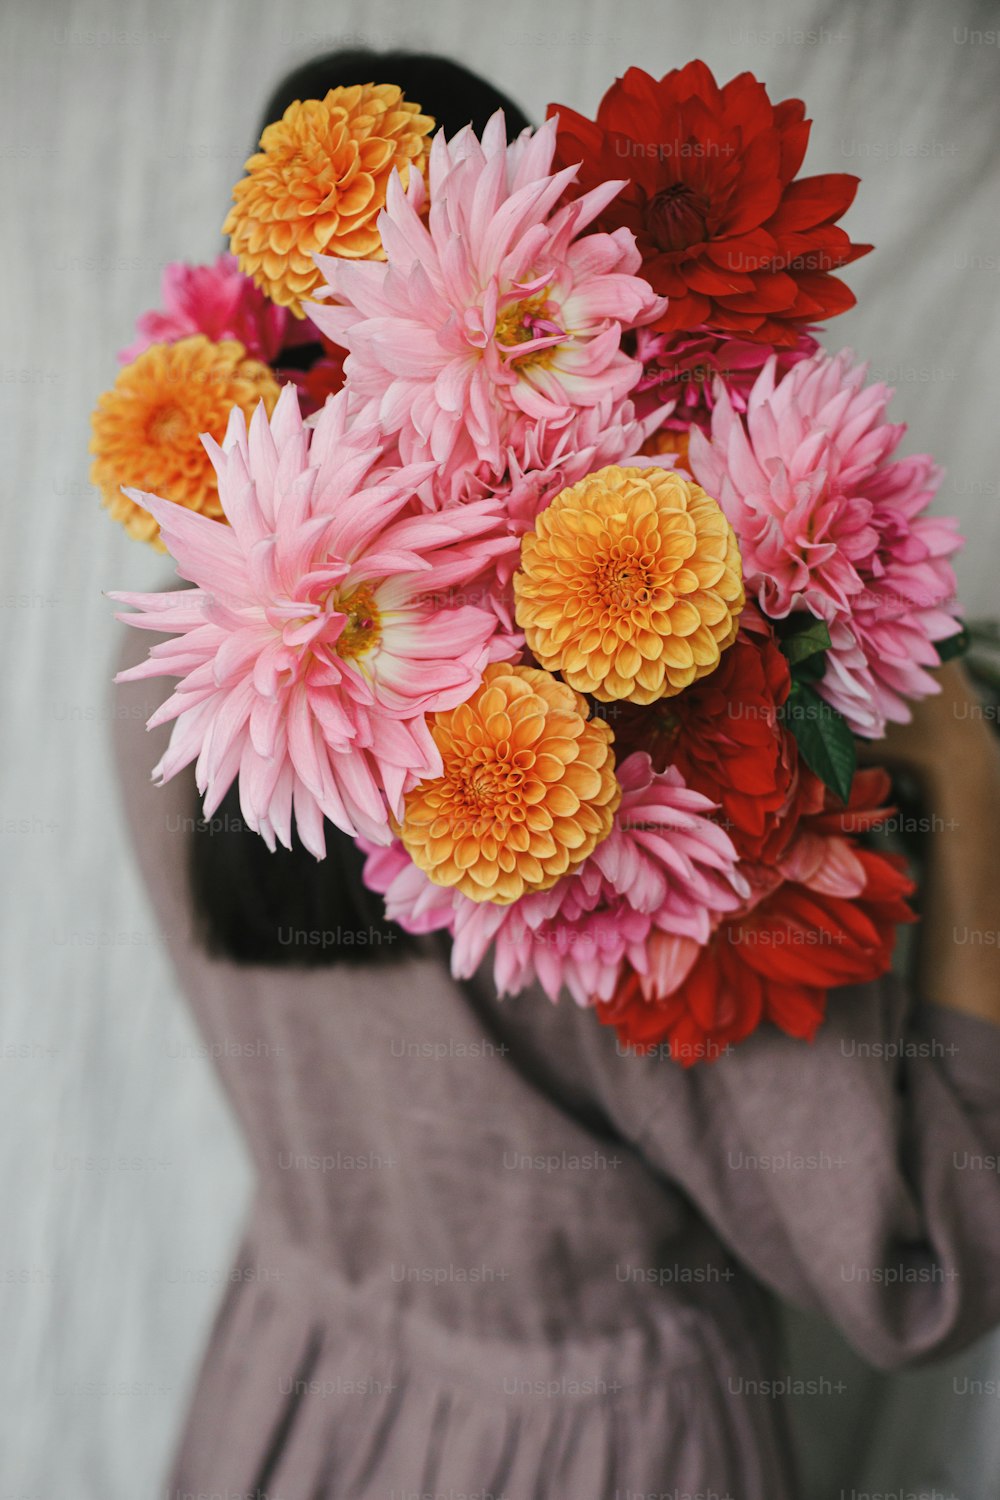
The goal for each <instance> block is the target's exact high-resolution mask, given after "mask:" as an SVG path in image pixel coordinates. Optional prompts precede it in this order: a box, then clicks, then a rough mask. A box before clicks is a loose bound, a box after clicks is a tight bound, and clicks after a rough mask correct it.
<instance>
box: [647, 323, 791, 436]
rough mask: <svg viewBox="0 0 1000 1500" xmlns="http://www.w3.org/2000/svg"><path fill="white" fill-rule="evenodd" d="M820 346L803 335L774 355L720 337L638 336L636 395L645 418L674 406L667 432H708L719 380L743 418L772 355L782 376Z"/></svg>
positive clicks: (741, 341)
mask: <svg viewBox="0 0 1000 1500" xmlns="http://www.w3.org/2000/svg"><path fill="white" fill-rule="evenodd" d="M818 349H819V344H818V343H817V342H816V340H815V339H814V338H813V337H812V335H811V334H809V333H800V334H798V336H797V341H796V343H795V344H794V345H793V346H792V347H791V348H790V349H779V350H776V351H775V350H772V349H771V348H770V347H769V346H768V345H767V344H756V343H750V342H749V341H748V340H746V339H738V338H728V337H727V336H726V335H725V334H719V333H709V332H702V333H656V332H655V331H654V330H653V329H650V328H640V329H639V330H638V332H637V333H636V349H635V354H636V358H637V359H638V360H639V361H640V362H641V364H642V379H641V380H640V381H639V383H638V384H637V385H636V388H635V391H634V392H633V395H634V399H635V403H636V407H637V409H638V410H639V411H640V412H641V413H645V412H649V411H653V410H655V409H656V408H658V407H661V406H663V405H665V404H666V403H668V402H669V403H670V405H671V407H672V411H671V413H670V416H669V418H668V421H667V424H666V425H667V426H668V427H673V428H686V427H690V426H691V425H692V423H693V424H694V425H695V426H698V427H703V428H708V426H709V424H710V423H711V420H712V410H713V408H714V406H715V386H716V381H717V380H721V381H722V383H723V385H724V386H725V388H726V390H727V391H728V393H729V399H730V401H731V403H732V405H733V407H734V409H735V410H736V411H738V412H745V411H746V409H747V399H748V397H749V395H750V391H751V389H752V387H753V383H754V381H755V380H756V379H757V376H758V375H759V374H760V372H761V370H762V369H763V368H764V365H765V364H766V362H767V360H768V357H769V356H770V355H771V354H772V353H774V354H775V357H776V359H777V371H778V374H779V376H780V375H784V374H785V373H786V372H787V371H788V370H790V369H791V368H792V366H793V365H797V364H798V363H799V361H800V360H803V359H808V358H809V356H810V355H811V354H815V353H816V352H817V350H818Z"/></svg>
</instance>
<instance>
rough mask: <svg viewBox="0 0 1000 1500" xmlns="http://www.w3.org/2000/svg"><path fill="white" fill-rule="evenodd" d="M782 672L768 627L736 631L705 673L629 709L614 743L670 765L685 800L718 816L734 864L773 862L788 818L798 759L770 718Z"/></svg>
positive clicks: (792, 812)
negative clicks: (670, 694)
mask: <svg viewBox="0 0 1000 1500" xmlns="http://www.w3.org/2000/svg"><path fill="white" fill-rule="evenodd" d="M790 686H791V677H790V674H789V670H788V663H787V661H786V660H785V658H784V656H783V655H782V653H781V651H780V650H779V649H778V645H777V642H776V641H775V639H774V636H773V634H772V632H771V630H770V628H769V627H768V626H766V625H765V624H764V622H763V621H760V629H759V630H758V628H757V625H756V623H755V624H754V626H753V629H752V630H751V629H747V628H746V627H744V628H741V630H740V634H739V636H738V637H737V639H736V640H735V641H734V642H733V644H732V645H731V646H729V647H728V648H727V649H726V650H725V651H724V652H723V653H722V659H721V661H720V662H719V665H718V667H716V669H715V671H714V672H712V673H710V675H709V676H708V677H703V678H701V680H700V681H698V682H695V683H692V684H691V686H690V687H689V688H686V689H685V691H684V692H683V693H679V694H678V695H677V697H675V698H671V699H669V700H668V701H666V702H664V703H658V704H652V705H650V707H649V708H644V709H636V710H635V711H634V713H631V714H626V715H625V716H624V718H623V722H622V723H621V724H620V725H619V724H616V725H615V736H616V739H618V740H619V741H620V742H622V743H624V744H627V745H628V746H629V747H630V748H633V749H642V750H647V751H648V752H649V754H650V755H651V756H652V759H653V765H654V767H655V768H656V769H657V770H658V771H661V770H663V768H664V766H666V765H668V764H672V765H675V766H676V767H677V769H678V770H679V771H680V772H681V775H682V776H683V777H684V780H685V782H686V784H687V785H688V786H689V787H691V789H692V791H696V792H701V793H702V795H703V796H705V797H710V798H711V799H712V801H713V802H715V803H717V804H718V805H719V807H720V812H719V818H718V821H719V822H721V824H722V826H723V827H724V828H725V830H726V832H727V833H728V834H729V837H730V838H731V839H732V841H733V843H734V844H735V846H736V850H737V853H738V854H739V855H740V858H741V859H746V860H754V861H760V860H764V861H767V862H768V863H773V861H774V860H775V859H777V858H778V856H779V854H780V852H781V850H782V849H783V848H784V847H785V845H786V844H787V843H788V841H789V839H790V838H791V836H792V834H793V832H794V830H795V824H796V820H797V816H798V811H799V805H800V800H801V799H800V798H799V797H798V795H797V793H798V791H799V784H800V779H801V778H800V772H799V758H798V752H797V750H796V746H795V740H794V738H793V736H792V735H791V733H790V732H789V730H788V729H787V728H786V727H785V725H784V724H783V723H782V722H781V720H780V718H779V716H778V709H779V707H780V705H781V704H782V703H784V701H785V699H786V698H787V697H788V693H789V689H790Z"/></svg>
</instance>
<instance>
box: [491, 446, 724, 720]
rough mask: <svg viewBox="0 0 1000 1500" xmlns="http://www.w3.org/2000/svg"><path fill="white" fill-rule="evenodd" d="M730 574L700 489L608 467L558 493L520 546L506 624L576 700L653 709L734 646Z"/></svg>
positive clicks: (713, 507)
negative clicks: (513, 620)
mask: <svg viewBox="0 0 1000 1500" xmlns="http://www.w3.org/2000/svg"><path fill="white" fill-rule="evenodd" d="M741 571H742V570H741V566H740V554H739V549H738V547H737V545H736V537H735V535H734V533H733V529H732V527H731V526H730V524H729V522H728V521H727V520H726V518H725V516H724V515H723V513H722V510H721V509H720V507H719V506H718V504H717V503H716V502H715V501H714V500H713V499H711V497H710V496H709V495H706V493H705V491H704V490H703V489H701V487H700V486H699V485H697V484H694V483H692V482H691V481H689V480H686V479H684V478H682V477H681V475H679V474H674V473H670V472H668V471H667V470H666V469H659V468H653V467H651V468H648V469H644V468H620V467H618V466H617V465H615V464H612V465H610V466H609V467H608V468H606V469H599V470H598V471H597V472H596V473H595V474H589V475H588V476H587V477H586V478H585V479H581V480H580V481H579V483H577V484H574V485H571V486H570V487H569V488H568V489H565V490H562V491H561V492H560V493H559V494H558V495H557V496H556V498H555V499H554V500H553V501H552V504H551V505H550V506H549V507H548V509H547V510H544V511H542V513H541V515H540V516H539V517H538V520H537V521H536V522H535V530H534V531H532V532H529V533H528V534H527V535H526V536H525V537H524V539H523V541H522V543H521V565H520V569H519V570H518V572H517V573H516V574H515V576H514V594H515V598H516V601H517V602H516V613H517V623H518V624H519V625H520V627H521V629H522V630H523V631H524V635H525V639H526V641H527V643H528V646H529V648H530V650H531V651H532V652H533V654H534V655H535V656H536V657H537V658H538V660H539V662H540V663H541V665H542V666H543V667H545V668H546V669H547V670H548V671H550V672H561V673H562V675H563V677H564V678H565V679H566V681H567V682H568V683H569V684H570V686H571V687H574V688H576V689H577V690H578V691H579V692H581V693H591V694H593V696H594V697H595V698H599V699H600V700H601V701H602V702H604V703H608V702H611V701H612V700H614V699H619V698H627V699H629V700H630V701H631V702H633V703H652V702H654V701H655V700H656V699H657V698H666V697H670V696H671V695H672V694H674V693H679V692H681V691H682V690H683V689H684V688H686V687H687V686H688V685H689V684H690V683H692V682H694V681H695V680H696V679H697V678H699V677H704V676H705V675H706V674H707V673H708V672H711V671H712V670H713V669H714V668H715V667H716V666H717V665H718V661H719V657H720V655H721V654H722V652H723V651H724V650H725V648H726V647H727V646H728V645H730V644H731V643H732V641H733V640H735V638H736V629H737V619H738V616H739V612H740V610H741V609H742V608H743V603H744V596H743V583H742V577H741Z"/></svg>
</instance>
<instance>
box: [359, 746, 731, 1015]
mask: <svg viewBox="0 0 1000 1500" xmlns="http://www.w3.org/2000/svg"><path fill="white" fill-rule="evenodd" d="M616 775H617V777H618V781H619V783H620V785H621V787H622V800H621V804H620V806H619V809H618V812H617V813H616V815H615V820H614V823H613V825H612V829H611V832H610V834H609V835H608V837H607V838H606V839H604V840H603V841H602V842H601V843H599V844H598V846H597V848H596V849H595V850H594V852H593V854H591V855H590V857H589V858H588V859H587V860H585V861H584V862H583V864H582V865H581V866H580V868H579V870H578V871H577V872H576V873H575V874H573V875H570V876H568V877H566V878H565V879H563V880H560V881H559V882H558V883H557V884H556V885H554V886H552V887H551V888H550V889H549V890H547V891H540V892H537V893H535V894H532V895H529V896H524V897H522V898H521V899H520V900H519V901H514V902H512V903H511V904H510V905H507V906H498V905H495V904H493V903H491V902H488V901H481V902H476V901H471V900H469V898H468V897H466V896H463V895H462V894H461V892H459V891H455V890H445V889H443V888H442V887H439V886H434V885H433V884H432V882H431V881H430V880H428V878H427V876H426V875H424V874H423V872H422V871H420V870H418V869H417V867H416V865H414V864H413V862H412V861H411V860H410V858H409V856H408V855H407V853H406V851H405V849H403V847H402V845H400V844H394V845H393V846H392V847H391V848H390V849H380V848H379V849H377V848H370V849H369V857H368V859H367V861H366V864H365V872H364V878H365V883H366V885H368V886H369V887H370V888H371V889H372V890H375V891H379V892H381V893H382V894H384V896H385V899H386V915H387V916H388V917H389V918H390V919H391V920H392V921H395V922H398V923H399V924H400V925H401V926H402V927H405V928H406V929H407V931H409V932H431V931H435V930H445V931H448V932H450V933H451V934H452V936H453V938H454V946H453V948H452V971H453V973H454V974H455V977H456V978H459V979H465V978H468V977H469V976H470V975H471V974H473V973H474V972H475V971H476V969H477V968H478V967H479V965H480V964H481V963H482V961H483V959H484V958H485V956H486V952H487V950H488V948H489V946H490V944H491V943H494V944H495V956H494V979H495V981H496V985H497V990H498V993H500V994H516V993H518V992H519V991H520V990H522V989H523V988H524V987H525V985H527V984H530V983H532V982H533V981H535V980H537V981H538V982H539V983H540V984H541V986H542V988H543V989H544V990H545V993H546V994H547V995H548V996H549V998H550V999H551V1000H557V999H558V998H559V992H560V990H561V989H567V990H568V991H569V993H570V994H571V995H572V996H573V999H574V1000H575V1001H576V1002H577V1004H578V1005H591V1004H593V1003H594V1001H595V1000H597V999H608V998H609V997H610V996H611V995H612V994H613V993H614V991H615V988H616V985H617V983H618V980H619V978H620V974H621V970H622V965H623V963H624V962H625V960H626V959H627V960H628V962H629V963H630V964H631V965H632V967H633V968H635V969H636V970H637V971H638V972H640V973H645V972H646V962H647V960H646V954H647V949H648V945H649V938H650V935H651V933H653V932H659V933H662V934H664V935H667V936H669V937H672V938H676V939H680V938H684V939H686V940H688V941H689V942H690V944H691V945H692V947H693V948H694V949H695V950H697V948H698V947H699V946H700V945H702V944H704V943H706V942H707V941H708V938H709V936H710V934H711V931H712V929H713V927H714V926H715V925H716V924H717V923H718V921H719V920H720V919H721V917H722V915H723V914H724V913H727V912H731V911H734V910H736V908H737V907H738V906H739V905H740V903H741V901H742V899H743V898H744V896H745V895H746V894H747V887H746V885H745V882H744V881H743V879H742V877H741V876H740V875H739V873H738V872H737V857H736V851H735V849H734V848H733V846H732V844H731V842H730V840H729V837H728V835H727V834H726V833H725V832H724V831H723V830H722V829H721V828H720V827H719V826H718V825H717V824H715V823H713V822H712V821H711V819H710V818H709V816H708V814H710V813H711V812H712V811H713V810H714V804H713V803H712V802H710V801H709V799H708V798H707V797H702V796H700V795H699V794H698V793H697V792H692V791H690V790H689V789H688V788H687V787H686V786H685V785H684V781H683V779H682V777H681V775H680V773H679V772H678V771H676V770H675V769H674V768H673V767H668V769H667V770H666V771H664V772H663V773H661V774H659V775H657V774H656V773H654V771H653V768H652V764H651V762H650V759H649V756H648V755H646V754H644V753H642V752H638V753H636V754H634V755H630V756H629V757H628V758H627V759H626V760H625V761H623V762H622V763H621V764H620V765H619V766H617V767H616Z"/></svg>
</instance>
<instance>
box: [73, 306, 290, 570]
mask: <svg viewBox="0 0 1000 1500" xmlns="http://www.w3.org/2000/svg"><path fill="white" fill-rule="evenodd" d="M278 390H279V387H278V382H277V381H276V380H275V378H274V376H273V374H272V373H271V371H270V370H269V369H268V367H267V365H265V364H261V362H260V360H257V359H251V358H250V357H249V355H248V354H247V352H246V350H245V349H244V347H243V345H242V344H241V343H238V342H237V340H236V339H224V340H223V341H222V342H221V343H218V344H213V343H212V341H211V339H207V338H206V337H205V335H204V334H201V333H198V334H194V335H192V337H191V338H186V339H179V340H178V341H177V343H176V344H152V345H150V347H149V348H148V349H147V350H146V351H145V352H144V353H143V354H140V355H139V358H138V359H137V360H135V361H134V362H133V363H132V364H130V365H125V367H124V368H123V369H122V370H121V372H120V373H119V376H118V379H117V380H116V381H115V383H114V385H113V386H112V388H111V390H110V391H105V392H104V394H103V396H101V398H100V400H99V401H98V403H97V406H96V408H95V410H94V414H93V416H92V417H91V438H90V451H91V453H93V454H94V462H93V465H92V466H91V470H90V477H91V480H92V482H93V483H94V484H95V485H96V486H97V488H98V489H99V490H100V491H101V495H102V498H103V501H104V504H105V505H106V506H107V507H108V509H109V510H110V512H111V514H112V516H114V518H115V520H116V521H120V522H121V523H122V525H123V526H124V527H125V530H126V531H127V532H128V533H129V535H130V536H135V537H138V538H139V539H140V540H141V541H144V542H152V544H153V546H154V547H156V549H157V551H159V552H162V551H164V547H163V543H162V542H161V541H160V539H159V538H160V529H159V527H158V526H157V524H156V522H155V521H154V519H153V517H152V516H151V515H149V513H148V512H147V511H145V510H143V509H141V507H140V506H138V505H136V504H135V503H134V502H133V501H132V500H130V499H129V498H128V496H127V495H123V494H122V488H121V487H122V485H132V486H134V487H135V488H137V489H143V490H148V491H150V492H151V493H153V494H156V495H159V496H160V498H161V499H163V500H174V501H176V503H177V504H178V505H186V506H187V507H188V508H189V509H190V510H197V511H201V512H203V514H205V515H207V516H213V517H215V518H216V519H220V520H224V519H225V518H224V516H223V514H222V507H221V505H220V504H219V491H218V488H217V486H216V481H215V470H214V469H213V467H212V461H211V459H210V458H209V456H208V454H207V453H206V452H205V449H204V446H203V444H202V441H201V434H202V433H203V432H206V433H209V434H210V435H211V436H212V437H214V438H215V439H216V441H217V442H221V441H222V439H223V437H224V436H225V433H226V424H227V422H228V421H229V413H230V411H231V410H232V408H233V407H234V406H238V407H239V408H240V410H241V411H243V412H244V413H245V414H246V416H248V417H249V416H250V415H251V413H252V412H253V411H254V409H255V407H256V406H257V403H258V402H259V401H263V403H264V406H265V407H266V409H267V412H268V414H269V415H270V412H271V408H272V407H273V406H274V403H275V401H277V399H278Z"/></svg>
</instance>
